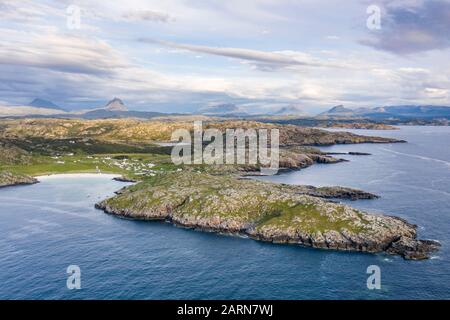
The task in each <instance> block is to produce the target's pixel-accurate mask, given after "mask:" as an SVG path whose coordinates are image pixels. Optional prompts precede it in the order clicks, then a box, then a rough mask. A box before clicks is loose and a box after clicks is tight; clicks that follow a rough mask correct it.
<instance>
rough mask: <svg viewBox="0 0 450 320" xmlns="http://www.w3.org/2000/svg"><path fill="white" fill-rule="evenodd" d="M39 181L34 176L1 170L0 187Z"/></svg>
mask: <svg viewBox="0 0 450 320" xmlns="http://www.w3.org/2000/svg"><path fill="white" fill-rule="evenodd" d="M38 182H39V181H38V180H37V179H35V178H33V177H30V176H27V175H22V174H15V173H11V172H8V171H0V188H2V187H9V186H18V185H27V184H34V183H38Z"/></svg>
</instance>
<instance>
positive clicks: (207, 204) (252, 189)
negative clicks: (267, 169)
mask: <svg viewBox="0 0 450 320" xmlns="http://www.w3.org/2000/svg"><path fill="white" fill-rule="evenodd" d="M331 190H333V189H320V188H314V187H308V186H306V187H305V186H288V185H280V184H275V183H267V182H262V181H256V180H249V179H243V180H238V179H237V178H236V177H233V176H230V175H209V174H204V173H197V174H194V173H191V172H182V173H176V174H175V173H173V174H172V173H166V174H160V175H157V176H155V177H152V179H150V180H148V181H145V182H141V183H138V184H136V185H133V186H131V187H128V188H126V189H125V190H124V191H123V192H121V193H120V194H119V195H117V196H115V197H113V198H110V199H107V200H104V201H102V202H100V203H98V204H97V205H96V207H97V208H99V209H102V210H104V211H105V212H107V213H110V214H114V215H118V216H121V217H126V218H136V219H145V220H151V219H157V220H165V221H167V222H170V223H173V224H176V225H180V226H184V227H188V228H195V229H200V230H208V231H214V232H226V233H240V234H246V235H248V236H250V237H252V238H254V239H257V240H262V241H270V242H275V243H292V244H299V245H304V246H310V247H314V248H322V249H334V250H352V251H363V252H387V253H390V254H398V255H401V256H403V257H404V258H405V259H421V258H426V257H427V256H428V254H429V253H430V252H431V251H432V250H434V249H435V248H437V246H436V245H435V243H434V242H432V241H426V240H418V239H416V228H417V227H416V226H415V225H412V224H410V223H408V222H406V221H404V220H402V219H399V218H396V217H391V216H384V215H375V214H368V213H365V212H362V211H359V210H356V209H353V208H351V207H349V206H347V205H344V204H340V203H336V202H331V201H326V200H324V199H321V198H319V197H317V196H311V195H309V194H314V193H316V194H320V193H322V194H328V195H332V194H333V192H331ZM308 192H309V194H307V193H308ZM352 192H356V191H351V189H345V188H342V189H334V194H335V196H339V195H342V196H348V194H349V193H350V194H351V193H352ZM369 195H370V196H374V195H371V194H367V195H366V196H368V197H369Z"/></svg>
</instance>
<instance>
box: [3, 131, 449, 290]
mask: <svg viewBox="0 0 450 320" xmlns="http://www.w3.org/2000/svg"><path fill="white" fill-rule="evenodd" d="M357 132H358V133H362V134H374V135H385V136H390V137H399V138H402V139H406V140H408V141H409V143H408V144H389V145H384V144H383V145H370V144H364V145H343V146H333V147H328V148H323V149H326V150H329V151H336V152H339V151H361V152H370V153H372V156H345V157H346V158H348V159H350V160H351V161H350V162H345V163H339V164H333V165H316V166H313V167H310V168H308V169H305V170H301V171H297V172H290V173H287V174H283V175H280V176H275V177H270V178H266V179H271V180H276V181H279V182H285V183H298V184H313V185H345V186H350V187H357V188H361V189H364V190H367V191H372V192H375V193H377V194H379V195H381V199H378V200H364V201H356V202H352V203H351V204H352V205H353V206H357V207H360V208H363V209H366V210H370V211H375V212H384V213H389V214H394V215H398V216H401V217H403V218H407V219H408V220H409V221H411V222H413V223H416V224H417V225H419V235H420V236H421V237H423V238H431V239H437V240H439V241H440V242H441V243H442V249H441V251H440V252H438V253H437V254H436V255H435V256H434V257H433V259H430V260H427V261H405V260H403V259H402V258H400V257H396V256H388V255H384V254H378V255H371V254H362V253H348V252H336V251H324V250H315V249H309V248H302V247H297V246H284V245H273V244H268V243H261V242H257V241H253V240H250V239H243V238H238V237H229V236H222V235H216V234H212V233H202V232H195V231H191V230H186V229H181V228H177V227H173V226H170V225H168V224H164V223H159V222H139V221H131V220H123V219H118V218H115V217H112V216H109V215H106V214H104V213H102V212H101V211H98V210H96V209H94V208H93V205H94V203H95V202H97V201H98V200H101V199H103V198H105V197H107V196H109V195H112V194H113V192H114V191H115V190H117V189H119V188H121V187H122V186H124V184H123V183H120V182H116V181H112V180H111V177H102V176H97V177H92V176H90V177H77V178H70V179H68V178H57V177H54V178H51V179H47V180H44V181H43V182H41V183H40V184H37V185H32V186H22V187H11V188H5V189H1V190H0V204H1V205H0V217H1V218H0V219H1V223H0V235H1V236H0V298H2V299H19V298H25V299H34V298H36V299H59V298H64V299H75V298H77V299H79V298H82V299H85V298H96V299H126V298H128V299H358V298H361V299H376V298H385V299H387V298H391V299H392V298H393V299H398V298H404V299H428V298H430V299H437V298H444V299H449V298H450V264H449V261H450V252H449V248H448V244H449V238H450V236H449V226H450V223H449V222H450V148H449V146H450V128H449V127H402V129H401V130H398V131H368V130H357ZM73 264H75V265H78V266H79V267H80V268H81V287H82V289H81V290H68V289H67V288H66V279H67V274H66V268H67V266H69V265H73ZM369 265H378V266H380V268H381V290H368V289H367V287H366V279H367V276H368V275H367V274H366V268H367V267H368V266H369Z"/></svg>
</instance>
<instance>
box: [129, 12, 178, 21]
mask: <svg viewBox="0 0 450 320" xmlns="http://www.w3.org/2000/svg"><path fill="white" fill-rule="evenodd" d="M122 18H124V19H125V20H129V21H136V20H142V21H151V22H164V23H168V22H171V21H174V18H171V17H170V15H168V14H167V13H163V12H157V11H152V10H133V11H128V12H126V13H124V14H122Z"/></svg>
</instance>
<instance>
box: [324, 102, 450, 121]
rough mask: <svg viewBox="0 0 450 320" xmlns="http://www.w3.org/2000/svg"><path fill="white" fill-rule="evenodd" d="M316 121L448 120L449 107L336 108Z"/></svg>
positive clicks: (449, 116) (449, 115)
mask: <svg viewBox="0 0 450 320" xmlns="http://www.w3.org/2000/svg"><path fill="white" fill-rule="evenodd" d="M316 118H317V119H343V118H348V119H351V118H365V119H372V120H377V119H378V120H383V119H400V120H405V119H439V118H446V119H448V118H450V107H447V106H416V105H404V106H385V107H376V108H357V109H349V108H345V107H343V106H336V107H333V108H331V109H330V110H328V111H326V112H322V113H321V114H319V115H317V116H316Z"/></svg>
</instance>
